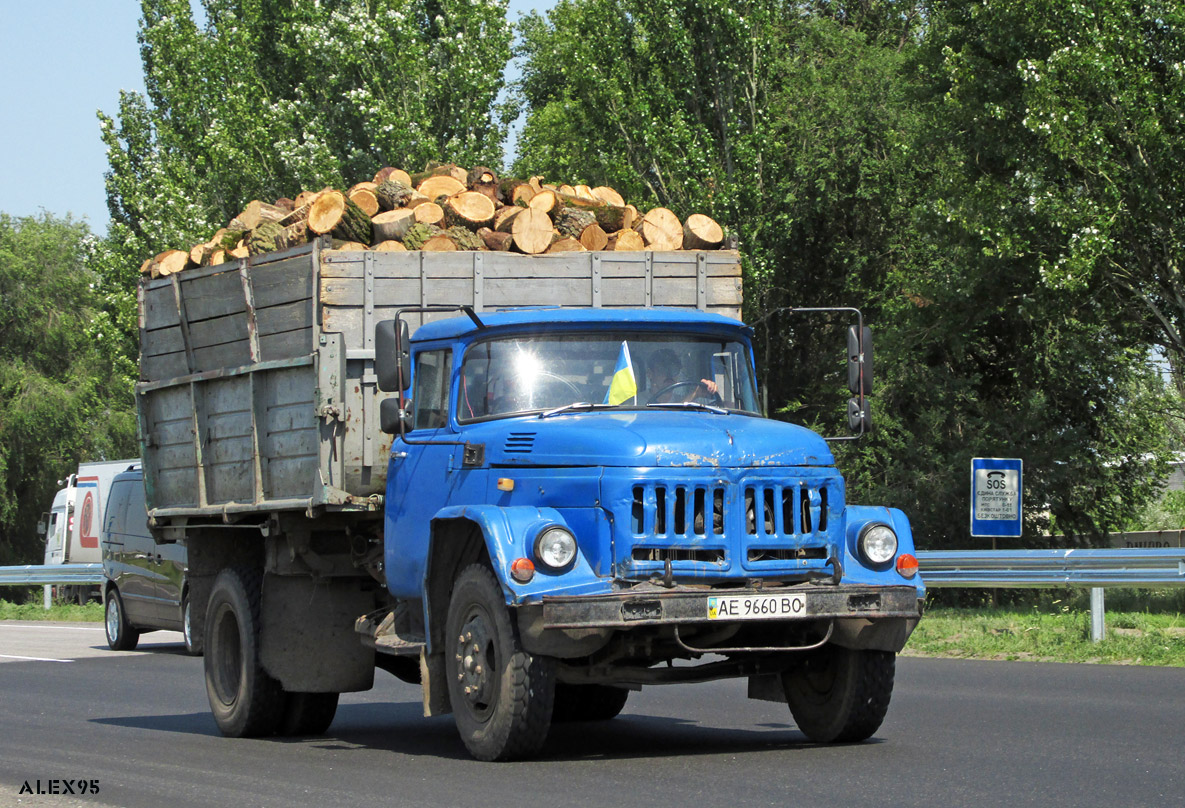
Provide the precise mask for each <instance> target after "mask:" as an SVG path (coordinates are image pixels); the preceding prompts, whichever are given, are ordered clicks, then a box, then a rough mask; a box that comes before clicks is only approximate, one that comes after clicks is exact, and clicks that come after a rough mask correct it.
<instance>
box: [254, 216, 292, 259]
mask: <svg viewBox="0 0 1185 808" xmlns="http://www.w3.org/2000/svg"><path fill="white" fill-rule="evenodd" d="M283 232H284V226H283V225H281V224H280V223H279V222H260V223H259V226H258V227H256V228H255V229H254V230H252V231H251V232H250V233H249V234H248V235H247V252H248V254H250V255H263V254H264V253H269V252H274V251H275V250H277V249H279V247H278V245H277V243H276V239H277V238H278V237H279V236H280V235H281V234H282V233H283Z"/></svg>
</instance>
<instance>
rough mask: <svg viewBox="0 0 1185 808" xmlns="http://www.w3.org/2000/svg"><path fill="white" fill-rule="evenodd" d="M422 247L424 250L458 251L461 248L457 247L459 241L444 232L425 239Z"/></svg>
mask: <svg viewBox="0 0 1185 808" xmlns="http://www.w3.org/2000/svg"><path fill="white" fill-rule="evenodd" d="M420 249H421V250H423V251H424V252H456V251H457V250H458V249H459V248H458V247H457V242H455V241H453V240H452V238H450V237H449V236H447V235H445V234H444V233H441V234H440V235H437V236H433V237H432V238H430V239H428V240H427V241H425V242H424V243H423V244H422V245H421V246H420Z"/></svg>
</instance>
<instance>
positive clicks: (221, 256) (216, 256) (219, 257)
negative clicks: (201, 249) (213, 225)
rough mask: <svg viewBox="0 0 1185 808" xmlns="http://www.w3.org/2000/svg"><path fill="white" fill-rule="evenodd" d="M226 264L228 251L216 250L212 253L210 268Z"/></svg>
mask: <svg viewBox="0 0 1185 808" xmlns="http://www.w3.org/2000/svg"><path fill="white" fill-rule="evenodd" d="M225 263H226V250H215V251H214V252H212V253H210V266H212V267H216V266H218V265H219V264H225Z"/></svg>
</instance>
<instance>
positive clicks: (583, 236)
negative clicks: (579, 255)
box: [580, 222, 609, 252]
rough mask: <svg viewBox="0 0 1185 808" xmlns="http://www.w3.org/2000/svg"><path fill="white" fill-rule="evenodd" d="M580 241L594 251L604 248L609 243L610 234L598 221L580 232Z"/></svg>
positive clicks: (585, 247) (586, 247) (587, 248)
mask: <svg viewBox="0 0 1185 808" xmlns="http://www.w3.org/2000/svg"><path fill="white" fill-rule="evenodd" d="M580 243H581V244H583V245H584V249H586V250H590V251H592V252H597V251H598V250H603V249H605V247H606V246H607V245H608V244H609V236H608V234H606V233H605V231H604V230H603V229H602V228H601V226H600V225H599V224H597V223H595V222H594V223H593V224H590V225H589V226H588V227H586V228H584V230H583V231H582V232H581V233H580Z"/></svg>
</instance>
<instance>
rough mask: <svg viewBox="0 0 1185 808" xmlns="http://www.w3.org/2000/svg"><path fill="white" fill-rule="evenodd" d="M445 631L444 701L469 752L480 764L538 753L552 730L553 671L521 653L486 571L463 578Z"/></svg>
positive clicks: (472, 570) (469, 571)
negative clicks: (446, 695) (446, 691)
mask: <svg viewBox="0 0 1185 808" xmlns="http://www.w3.org/2000/svg"><path fill="white" fill-rule="evenodd" d="M445 630H446V634H445V648H446V649H447V650H446V652H445V667H446V670H447V673H448V677H447V678H448V688H449V697H450V699H451V701H452V707H453V714H454V717H455V719H456V722H457V730H458V731H459V732H460V733H461V739H462V740H463V741H464V742H465V746H466V747H467V748H468V749H469V752H470V753H471V754H472V755H473V756H474V757H475V758H477V759H478V760H511V759H514V758H523V757H528V756H530V755H533V754H535V753H536V752H538V751H539V749H540V748H542V746H543V743H544V741H546V740H547V730H548V728H549V726H550V724H551V710H552V704H553V702H554V699H555V665H554V662H553V661H552V660H551V659H550V658H548V657H540V656H533V655H531V654H528V653H527V652H526V651H524V650H523V648H522V644H521V642H520V641H519V637H518V632H517V631H516V630H515V628H514V625H513V624H512V622H511V620H510V614H509V613H508V611H507V609H506V603H505V601H504V599H503V597H502V589H501V587H500V586H499V585H498V581H497V579H496V578H495V577H494V574H493V573H492V572H491V571H490V570H489V568H487V567H485V566H482V565H480V564H474V565H471V566H469V567H467V568H465V569H464V570H463V571H462V572H461V574H460V576H459V577H458V578H457V582H456V585H455V586H454V587H453V594H452V598H451V599H450V601H449V610H448V620H447V622H446V629H445Z"/></svg>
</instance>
